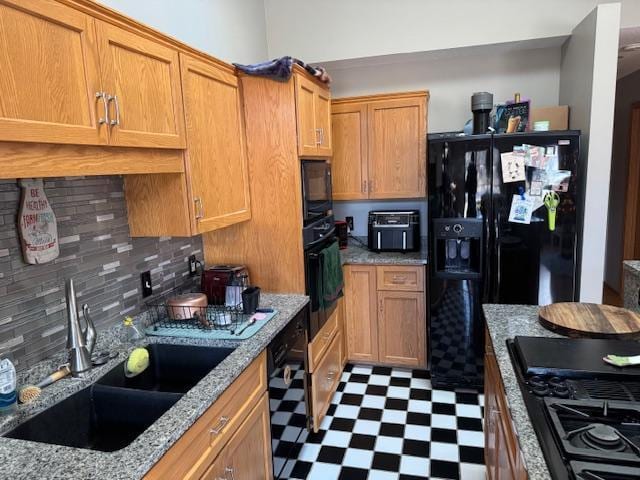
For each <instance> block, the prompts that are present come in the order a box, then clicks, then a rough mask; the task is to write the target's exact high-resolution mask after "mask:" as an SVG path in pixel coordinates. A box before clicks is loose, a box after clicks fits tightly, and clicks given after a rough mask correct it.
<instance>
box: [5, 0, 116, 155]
mask: <svg viewBox="0 0 640 480" xmlns="http://www.w3.org/2000/svg"><path fill="white" fill-rule="evenodd" d="M0 52H1V56H2V66H1V67H0V96H1V97H2V100H1V101H0V141H17V142H42V143H67V144H93V145H100V144H105V143H107V126H106V125H101V124H100V123H99V118H100V116H103V112H104V110H103V108H104V104H103V103H102V99H99V98H96V93H97V92H100V91H101V85H100V78H99V75H98V66H97V53H96V37H95V30H94V20H93V19H92V18H91V17H89V16H88V15H85V14H84V13H81V12H78V11H76V10H74V9H72V8H70V7H67V6H65V5H62V4H60V3H58V2H54V1H51V0H1V1H0Z"/></svg>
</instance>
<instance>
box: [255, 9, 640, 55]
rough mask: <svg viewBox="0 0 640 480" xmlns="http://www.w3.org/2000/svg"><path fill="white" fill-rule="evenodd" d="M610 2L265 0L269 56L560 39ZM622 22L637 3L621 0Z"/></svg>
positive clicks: (629, 20)
mask: <svg viewBox="0 0 640 480" xmlns="http://www.w3.org/2000/svg"><path fill="white" fill-rule="evenodd" d="M608 1H611V0H561V1H560V0H535V1H507V0H484V1H478V0H446V1H443V0H438V1H435V0H374V1H372V0H323V1H322V2H318V1H314V0H265V6H266V11H267V25H268V29H267V38H268V45H269V56H270V57H278V56H282V55H293V56H296V57H298V58H301V59H303V60H305V61H307V62H326V61H331V60H340V59H350V58H362V57H371V56H378V55H388V54H396V53H408V52H420V51H431V50H441V49H450V48H460V47H467V46H472V45H489V44H496V43H504V42H514V41H522V40H529V39H534V38H552V37H558V36H567V35H569V34H570V33H571V31H572V29H573V28H574V27H575V26H576V25H577V24H578V23H579V22H580V21H581V20H582V19H583V18H584V17H585V16H586V15H587V14H588V13H589V12H590V11H591V10H592V9H593V8H594V6H595V5H596V4H598V3H604V2H608ZM623 3H624V8H625V10H624V17H625V21H624V25H623V26H627V25H640V5H639V4H640V2H639V1H638V0H623Z"/></svg>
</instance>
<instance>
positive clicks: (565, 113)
mask: <svg viewBox="0 0 640 480" xmlns="http://www.w3.org/2000/svg"><path fill="white" fill-rule="evenodd" d="M542 120H548V121H549V130H569V106H568V105H560V106H557V107H538V108H531V114H530V120H529V124H530V125H531V129H532V130H533V124H534V122H538V121H542Z"/></svg>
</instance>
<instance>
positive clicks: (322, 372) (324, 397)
mask: <svg viewBox="0 0 640 480" xmlns="http://www.w3.org/2000/svg"><path fill="white" fill-rule="evenodd" d="M341 373H342V333H341V332H338V333H337V334H336V335H335V336H334V337H333V340H332V341H331V344H330V345H329V348H328V349H327V351H326V353H325V355H324V356H323V357H322V359H321V360H320V362H319V363H318V365H317V366H316V370H315V372H314V373H312V374H311V397H312V402H313V429H314V431H315V432H317V431H318V428H319V427H320V422H322V419H323V418H324V416H325V414H326V413H327V409H328V408H329V404H330V403H331V397H332V396H333V393H334V392H335V391H336V388H337V387H338V382H340V375H341Z"/></svg>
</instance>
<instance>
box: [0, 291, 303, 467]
mask: <svg viewBox="0 0 640 480" xmlns="http://www.w3.org/2000/svg"><path fill="white" fill-rule="evenodd" d="M308 301H309V299H308V297H306V296H304V295H285V294H263V295H262V296H261V301H260V305H261V306H263V307H272V308H274V309H275V310H277V311H278V312H279V313H278V314H277V315H276V316H275V317H273V318H272V319H271V320H270V321H269V322H268V323H267V324H266V325H265V326H264V327H263V328H262V329H260V330H259V331H258V332H257V333H256V334H255V335H253V336H252V337H250V338H248V339H247V340H241V341H235V340H199V339H189V338H168V337H164V338H163V337H147V338H146V339H144V341H142V342H141V344H148V343H179V344H191V345H209V346H220V347H234V348H235V350H234V351H233V352H232V353H231V354H230V355H229V356H228V357H227V358H226V359H225V360H224V361H223V362H221V363H220V364H219V365H218V366H217V367H216V368H214V369H213V370H212V371H211V372H210V373H209V374H208V375H207V376H206V377H204V378H203V379H202V380H201V381H200V382H199V383H198V384H197V385H196V386H195V387H193V388H192V389H191V390H190V391H189V392H187V393H186V394H185V395H184V396H183V397H182V398H181V399H180V400H179V401H178V402H177V403H176V404H175V405H174V406H173V407H171V409H169V410H168V411H167V412H166V413H165V414H164V415H162V417H160V418H159V419H158V420H157V421H156V422H155V423H154V424H153V425H151V427H149V428H148V429H147V430H146V431H145V432H143V433H142V434H141V435H140V436H139V437H138V438H137V439H135V440H134V441H133V442H132V443H131V444H130V445H128V446H127V447H125V448H123V449H121V450H118V451H115V452H100V451H94V450H86V449H80V448H72V447H63V446H58V445H50V444H45V443H36V442H29V441H25V440H14V439H10V438H4V437H0V465H2V467H0V470H1V471H2V475H1V476H2V477H3V478H13V479H32V478H39V479H69V478H74V479H79V480H80V479H82V480H84V479H87V480H88V479H91V480H100V479H105V480H107V479H108V480H120V479H122V480H124V479H127V480H128V479H140V478H142V477H143V476H144V474H145V473H146V472H147V471H148V470H149V469H150V468H151V467H152V466H153V465H154V464H155V463H156V462H157V461H158V460H159V459H160V457H162V455H163V454H164V453H165V452H166V451H167V450H168V449H169V448H170V447H171V446H172V445H173V443H175V441H176V440H178V438H180V437H181V436H182V434H184V432H186V431H187V430H188V429H189V428H190V427H191V426H192V425H193V423H194V422H195V421H196V420H197V419H198V418H199V417H200V416H201V415H202V414H203V413H204V411H205V410H206V409H207V408H209V407H210V406H211V405H212V404H213V403H214V402H215V401H216V399H217V398H218V397H219V396H220V395H221V394H222V393H223V392H224V391H225V390H226V389H227V387H228V386H229V385H230V384H231V383H232V382H233V381H234V380H235V379H236V378H237V377H238V376H239V375H240V374H241V373H242V371H243V370H244V369H245V368H246V367H248V366H249V364H250V363H251V362H252V361H253V360H254V359H255V358H256V357H257V356H258V355H259V354H260V352H262V351H263V350H264V349H265V348H266V347H267V346H268V345H269V343H270V342H271V340H272V339H273V338H274V337H275V336H276V335H277V334H278V333H279V332H280V331H281V330H282V329H283V328H284V327H285V326H286V325H287V324H288V323H289V321H290V320H291V319H292V318H293V317H294V316H295V315H296V314H297V313H298V312H299V311H300V310H301V309H302V308H303V307H304V306H305V305H306V304H307V303H308ZM121 334H122V331H121V329H120V328H113V329H111V330H108V331H107V332H101V333H99V338H98V345H97V347H96V351H100V350H104V349H109V350H111V351H116V352H118V357H117V358H116V359H114V360H111V361H110V362H108V363H107V364H105V365H103V366H101V367H97V368H94V369H93V370H92V371H91V373H90V374H89V375H88V377H87V378H84V379H81V380H80V379H73V378H65V379H62V380H60V381H58V382H57V383H55V384H53V385H51V386H49V387H47V388H46V389H44V390H43V392H42V395H41V397H40V398H39V399H38V400H37V401H36V402H34V403H33V404H31V405H20V406H19V409H18V412H17V413H16V414H14V415H10V416H8V417H0V432H2V433H6V432H7V431H8V430H11V429H12V428H14V427H15V426H16V425H18V424H19V423H21V422H23V421H25V420H27V419H28V418H30V417H31V416H33V415H34V414H36V413H38V412H40V411H42V410H44V409H46V408H47V407H49V406H51V405H53V404H55V403H57V402H59V401H60V400H62V399H64V398H66V397H68V396H70V395H71V394H73V393H75V392H77V391H79V390H81V389H83V388H85V387H87V386H89V385H91V384H92V383H94V382H95V381H96V380H98V379H99V378H100V377H101V376H102V375H104V374H105V373H107V372H108V371H110V370H111V369H112V368H113V367H114V366H116V365H117V364H118V363H119V362H122V361H123V360H124V359H125V358H126V356H127V354H128V352H129V351H130V350H131V349H132V348H133V346H132V345H130V344H129V345H127V344H123V343H122V341H121V338H122V335H121ZM63 362H64V353H61V354H60V355H58V356H56V357H55V358H52V359H50V360H48V361H45V362H42V363H40V364H38V365H36V366H35V367H33V368H32V369H30V370H28V371H26V372H21V373H20V374H19V385H20V386H24V385H25V384H29V383H34V382H37V381H38V380H40V379H42V378H43V377H44V376H46V375H47V374H48V373H50V372H51V371H52V370H53V369H55V368H57V366H58V365H60V364H61V363H63Z"/></svg>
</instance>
